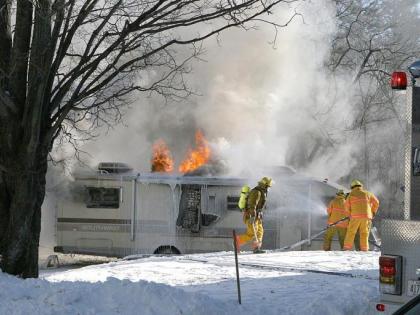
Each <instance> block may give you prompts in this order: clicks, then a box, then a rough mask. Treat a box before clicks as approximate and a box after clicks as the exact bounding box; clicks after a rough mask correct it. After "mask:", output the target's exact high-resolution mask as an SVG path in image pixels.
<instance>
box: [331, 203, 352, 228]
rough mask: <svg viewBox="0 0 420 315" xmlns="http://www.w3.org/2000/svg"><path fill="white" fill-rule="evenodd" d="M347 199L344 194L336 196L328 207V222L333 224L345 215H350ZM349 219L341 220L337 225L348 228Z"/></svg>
mask: <svg viewBox="0 0 420 315" xmlns="http://www.w3.org/2000/svg"><path fill="white" fill-rule="evenodd" d="M345 202H346V199H345V198H344V196H336V197H335V198H334V199H333V200H331V202H330V204H329V205H328V208H327V213H328V224H333V223H335V222H337V221H339V220H341V219H343V218H345V217H348V216H349V212H348V211H347V210H346V208H345ZM347 225H348V221H344V222H340V223H338V224H337V225H336V226H337V227H342V228H346V227H347Z"/></svg>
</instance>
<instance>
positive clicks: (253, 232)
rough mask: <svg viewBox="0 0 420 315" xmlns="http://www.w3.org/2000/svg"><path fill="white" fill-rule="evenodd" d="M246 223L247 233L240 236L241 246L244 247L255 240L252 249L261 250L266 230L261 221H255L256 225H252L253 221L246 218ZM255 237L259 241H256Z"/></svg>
mask: <svg viewBox="0 0 420 315" xmlns="http://www.w3.org/2000/svg"><path fill="white" fill-rule="evenodd" d="M244 223H245V224H246V232H245V234H241V235H239V237H238V239H239V244H238V245H239V246H242V245H244V244H246V243H248V242H249V241H251V240H253V241H254V242H253V244H252V247H253V248H254V249H255V248H260V247H261V245H262V240H263V235H264V228H263V225H262V220H261V219H258V218H257V219H255V221H254V224H252V220H250V219H248V218H245V219H244ZM255 236H256V237H257V239H255Z"/></svg>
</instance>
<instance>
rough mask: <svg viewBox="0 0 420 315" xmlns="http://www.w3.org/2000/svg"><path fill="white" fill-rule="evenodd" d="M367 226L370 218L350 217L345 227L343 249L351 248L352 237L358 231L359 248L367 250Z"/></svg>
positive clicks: (368, 226)
mask: <svg viewBox="0 0 420 315" xmlns="http://www.w3.org/2000/svg"><path fill="white" fill-rule="evenodd" d="M369 228H370V220H369V219H366V218H351V219H350V222H349V226H348V227H347V233H346V238H345V239H344V250H351V249H352V248H353V243H354V237H355V235H356V233H357V231H359V234H360V250H361V251H368V250H369Z"/></svg>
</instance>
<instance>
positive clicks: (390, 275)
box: [379, 255, 402, 295]
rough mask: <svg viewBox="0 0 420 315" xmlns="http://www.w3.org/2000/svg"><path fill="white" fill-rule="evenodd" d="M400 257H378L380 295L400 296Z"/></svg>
mask: <svg viewBox="0 0 420 315" xmlns="http://www.w3.org/2000/svg"><path fill="white" fill-rule="evenodd" d="M401 266H402V257H401V256H392V255H382V256H381V257H379V289H380V291H381V292H382V293H386V294H395V295H401V283H402V279H401V278H402V270H401Z"/></svg>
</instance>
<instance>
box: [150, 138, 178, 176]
mask: <svg viewBox="0 0 420 315" xmlns="http://www.w3.org/2000/svg"><path fill="white" fill-rule="evenodd" d="M173 170H174V161H173V159H172V154H171V152H170V151H169V148H168V146H167V145H166V143H165V141H163V140H162V139H159V140H158V141H156V142H155V144H154V145H153V156H152V172H165V173H167V172H172V171H173Z"/></svg>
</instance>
